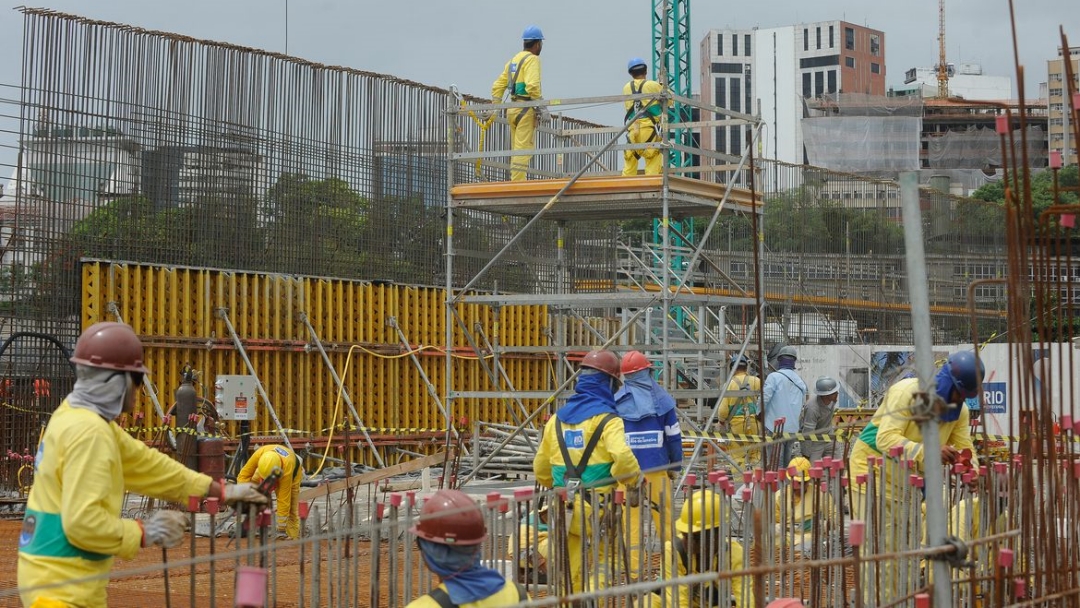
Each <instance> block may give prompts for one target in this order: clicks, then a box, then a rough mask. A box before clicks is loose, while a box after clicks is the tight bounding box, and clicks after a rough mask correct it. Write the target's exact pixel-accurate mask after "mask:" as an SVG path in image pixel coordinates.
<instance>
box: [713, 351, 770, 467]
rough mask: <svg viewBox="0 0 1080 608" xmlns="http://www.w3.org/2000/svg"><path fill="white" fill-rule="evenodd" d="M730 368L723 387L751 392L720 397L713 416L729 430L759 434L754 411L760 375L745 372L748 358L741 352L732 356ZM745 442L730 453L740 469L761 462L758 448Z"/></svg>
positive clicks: (747, 366)
mask: <svg viewBox="0 0 1080 608" xmlns="http://www.w3.org/2000/svg"><path fill="white" fill-rule="evenodd" d="M731 367H732V368H733V369H734V370H735V374H734V375H733V376H732V377H731V382H728V385H727V390H728V391H731V392H733V391H743V392H745V391H751V392H752V393H753V394H751V395H742V396H739V397H724V398H723V399H721V400H720V404H719V409H718V410H717V412H716V419H717V420H719V421H720V423H721V424H722V425H724V426H726V427H727V430H728V432H730V433H737V434H739V435H754V436H758V437H760V436H761V422H760V421H759V420H758V412H760V411H761V408H760V407H758V402H759V400H760V395H761V378H758V377H757V376H754V375H752V374H750V372H749V371H747V370H748V369H749V367H750V360H749V359H747V358H746V357H745V356H743V355H733V356H732V357H731ZM746 445H748V444H743V445H742V449H741V450H739V451H734V453H733V454H732V455H731V459H732V460H734V461H735V463H736V464H738V465H739V466H740V467H742V468H743V469H744V470H745V469H751V468H753V467H754V466H755V465H757V464H758V463H759V462H761V450H760V449H756V448H748V447H746Z"/></svg>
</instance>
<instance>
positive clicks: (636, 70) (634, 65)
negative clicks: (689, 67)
mask: <svg viewBox="0 0 1080 608" xmlns="http://www.w3.org/2000/svg"><path fill="white" fill-rule="evenodd" d="M626 69H627V70H628V71H629V72H630V78H631V80H630V82H628V83H626V85H625V86H623V95H639V94H650V93H660V92H661V91H663V90H664V88H663V87H662V86H660V83H659V82H656V81H655V80H647V79H646V78H645V75H646V74H647V73H648V72H649V68H648V66H646V65H645V60H644V59H642V58H640V57H634V58H633V59H631V60H630V62H629V63H627V65H626ZM624 104H625V106H626V116H625V117H624V118H623V122H624V123H630V126H629V127H628V128H627V130H626V141H627V142H628V143H631V144H648V143H652V144H654V145H652V146H649V147H648V148H646V149H644V150H624V151H623V160H624V161H625V164H624V165H623V175H625V176H628V177H629V176H633V175H637V174H638V159H639V158H644V159H645V175H660V169H661V168H663V166H664V155H663V154H661V153H660V145H659V144H660V139H661V137H660V114H661V112H662V111H663V108H664V104H663V102H662V101H660V100H659V99H629V100H627V101H625V102H624Z"/></svg>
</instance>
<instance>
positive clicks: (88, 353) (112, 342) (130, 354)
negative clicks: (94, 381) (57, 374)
mask: <svg viewBox="0 0 1080 608" xmlns="http://www.w3.org/2000/svg"><path fill="white" fill-rule="evenodd" d="M71 362H72V363H77V364H79V365H85V366H87V367H100V368H103V369H115V370H117V371H122V372H138V373H141V374H148V373H150V370H148V369H146V366H145V365H143V345H142V342H141V341H140V340H139V337H138V336H136V335H135V332H134V331H133V330H132V329H131V326H130V325H125V324H124V323H113V322H110V321H106V322H104V323H94V324H93V325H91V326H90V327H88V328H87V329H86V331H84V332H83V333H82V335H81V336H79V341H78V342H76V343H75V354H74V356H72V357H71Z"/></svg>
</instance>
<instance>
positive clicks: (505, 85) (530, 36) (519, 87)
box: [491, 25, 544, 182]
mask: <svg viewBox="0 0 1080 608" xmlns="http://www.w3.org/2000/svg"><path fill="white" fill-rule="evenodd" d="M521 39H522V50H521V51H520V52H519V53H518V54H517V55H514V56H513V58H511V59H510V61H508V62H507V63H506V67H504V68H503V71H502V73H501V74H499V77H498V78H496V79H495V82H494V84H492V85H491V99H492V100H493V101H494V102H495V103H502V102H503V100H504V99H506V98H509V100H510V101H537V100H539V99H543V93H542V92H541V90H540V51H542V50H543V48H544V33H543V32H542V31H540V28H539V27H537V26H535V25H530V26H529V27H527V28H525V32H524V33H522V35H521ZM541 111H542V108H537V107H530V108H510V109H508V110H507V111H506V120H507V121H509V122H510V146H511V149H512V150H532V149H533V148H535V147H536V124H537V122H538V121H537V116H538V115H539V114H540V112H541ZM531 159H532V156H531V155H527V154H522V155H517V156H512V157H511V158H510V167H511V169H510V181H515V182H517V181H525V174H526V172H527V171H528V169H529V161H530V160H531Z"/></svg>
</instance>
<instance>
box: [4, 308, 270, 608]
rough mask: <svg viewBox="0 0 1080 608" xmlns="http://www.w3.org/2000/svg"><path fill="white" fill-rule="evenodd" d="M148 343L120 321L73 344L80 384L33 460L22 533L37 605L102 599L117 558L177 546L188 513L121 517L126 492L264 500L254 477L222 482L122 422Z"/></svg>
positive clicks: (24, 582) (32, 601)
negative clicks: (148, 442) (251, 480)
mask: <svg viewBox="0 0 1080 608" xmlns="http://www.w3.org/2000/svg"><path fill="white" fill-rule="evenodd" d="M143 361H144V358H143V346H142V343H141V342H140V341H139V338H138V336H136V335H135V332H134V331H132V329H131V327H129V326H127V325H125V324H123V323H96V324H94V325H91V326H90V327H89V328H87V329H86V331H84V332H83V333H82V335H81V336H79V340H78V342H76V343H75V354H74V356H73V357H71V362H72V363H74V364H75V386H74V387H73V388H72V390H71V393H70V394H69V395H68V396H67V398H66V399H64V401H63V402H62V403H61V404H60V407H58V408H57V409H56V411H55V412H53V415H52V417H51V418H50V419H49V424H48V425H47V426H46V427H45V434H44V435H43V436H42V438H41V443H40V444H38V450H37V456H36V458H35V460H34V485H33V487H32V488H30V496H29V497H28V498H27V502H26V514H25V517H24V518H23V527H22V533H21V534H20V535H19V562H18V585H19V593H20V597H21V598H22V602H23V605H25V606H28V607H33V608H62V607H66V606H87V607H98V606H105V605H106V603H107V594H106V586H107V585H108V583H109V580H108V576H107V575H108V573H109V572H110V571H111V570H112V565H113V558H114V557H115V556H119V557H121V558H123V559H131V558H133V557H135V554H136V553H138V551H139V548H140V547H147V546H150V545H160V546H162V547H173V546H176V545H178V544H180V541H182V540H183V538H184V531H185V530H186V529H187V522H188V516H187V515H186V514H184V513H180V512H179V511H157V512H156V513H154V514H153V515H151V516H150V517H149V519H146V520H145V521H142V520H137V519H123V518H122V517H121V516H120V514H121V512H122V511H123V508H124V496H125V494H126V493H127V492H135V493H138V494H142V495H144V496H148V497H150V498H156V499H158V500H162V501H165V502H175V503H185V504H186V502H187V499H188V498H189V497H191V496H215V497H219V498H220V499H221V500H222V501H223V502H225V503H228V504H233V503H236V502H249V503H265V502H266V497H265V496H263V495H262V494H260V493H259V491H258V490H257V489H256V488H255V487H254V486H252V485H251V484H237V485H225V484H224V483H223V481H215V480H213V479H211V478H210V477H208V476H206V475H203V474H202V473H196V472H195V471H192V470H190V469H188V468H187V467H185V466H184V465H182V464H180V463H179V462H177V461H175V460H173V459H172V458H169V457H168V456H166V455H165V454H162V453H161V452H158V451H157V450H154V449H153V448H150V447H147V445H146V444H145V443H143V442H141V441H139V440H137V439H135V438H134V437H132V436H131V435H128V434H127V432H125V431H124V429H122V428H120V426H119V425H117V424H116V418H117V417H118V416H119V415H120V414H121V413H130V412H132V411H134V409H135V401H136V399H137V397H138V393H139V388H140V387H141V386H142V383H143V378H144V376H145V375H146V374H148V373H149V370H148V369H147V368H146V366H145V365H144V364H143Z"/></svg>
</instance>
